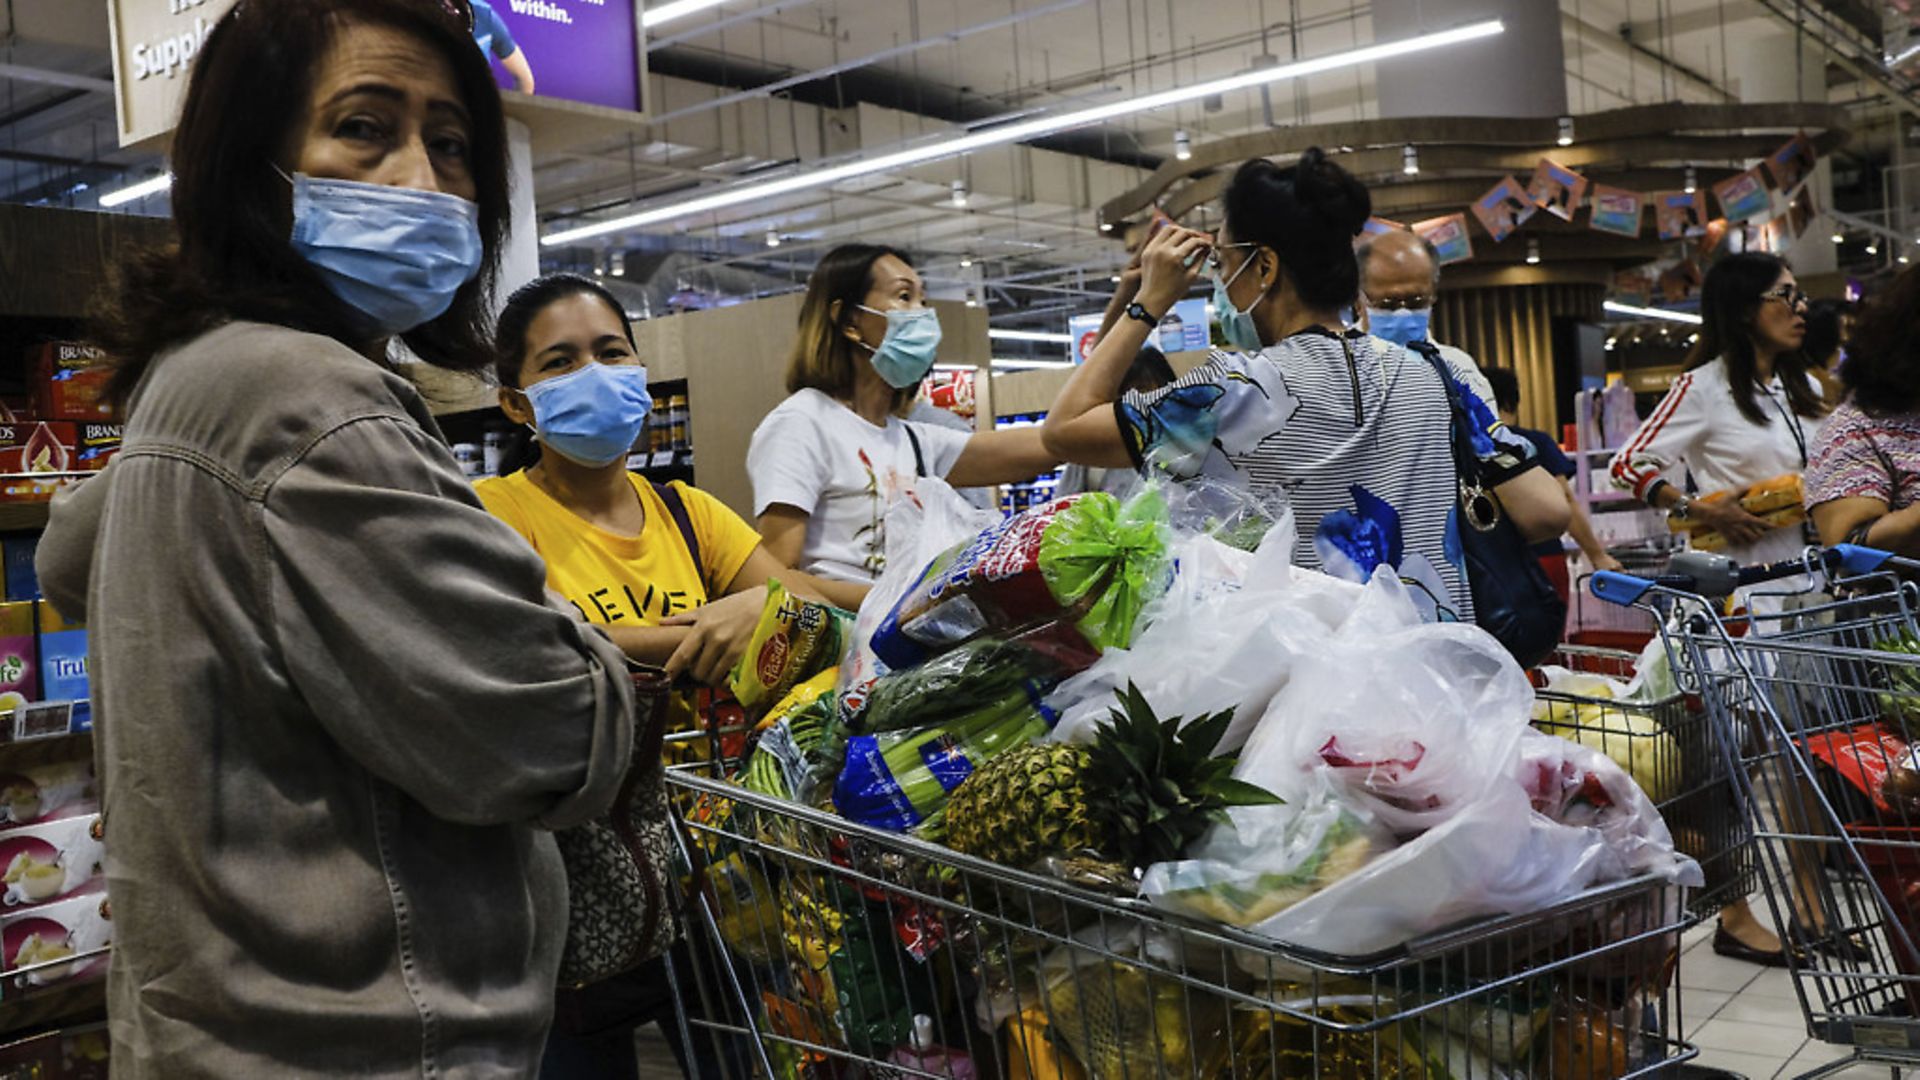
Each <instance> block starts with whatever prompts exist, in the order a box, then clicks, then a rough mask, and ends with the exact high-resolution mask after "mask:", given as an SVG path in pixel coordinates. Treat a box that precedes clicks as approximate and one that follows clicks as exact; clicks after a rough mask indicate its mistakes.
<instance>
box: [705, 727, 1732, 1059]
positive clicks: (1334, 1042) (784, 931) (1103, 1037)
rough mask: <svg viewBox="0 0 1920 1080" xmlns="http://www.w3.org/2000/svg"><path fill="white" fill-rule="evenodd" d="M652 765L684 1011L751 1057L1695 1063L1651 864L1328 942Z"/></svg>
mask: <svg viewBox="0 0 1920 1080" xmlns="http://www.w3.org/2000/svg"><path fill="white" fill-rule="evenodd" d="M724 775H725V770H724V768H722V767H720V765H719V763H718V762H715V761H708V762H701V763H693V764H688V765H685V766H682V767H680V768H677V769H674V770H672V771H671V772H670V773H669V785H670V792H671V794H672V796H673V799H674V801H675V804H676V807H675V809H676V814H675V816H676V819H677V821H678V823H679V833H678V835H679V837H680V840H681V843H682V846H683V849H684V854H685V856H686V859H687V866H688V869H689V871H690V874H691V878H692V881H693V883H694V888H693V889H691V890H690V896H691V902H690V904H689V907H688V911H687V918H688V920H689V923H690V926H689V939H690V940H691V941H692V942H694V944H695V947H694V949H693V959H692V962H691V963H690V964H688V963H682V964H681V965H679V966H678V967H677V968H676V969H675V970H674V983H675V992H676V996H677V997H678V999H679V1001H680V1004H681V1015H682V1022H683V1025H684V1029H685V1031H686V1032H687V1034H688V1035H689V1036H690V1037H691V1038H693V1039H707V1040H712V1043H713V1045H714V1046H715V1047H716V1048H717V1052H716V1053H715V1054H714V1055H712V1056H713V1057H717V1058H720V1059H723V1060H725V1061H728V1062H730V1063H731V1065H730V1066H729V1069H730V1070H737V1071H738V1072H739V1073H740V1075H744V1076H764V1077H794V1078H808V1080H812V1078H827V1077H835V1078H854V1077H882V1078H894V1077H940V1078H946V1080H960V1078H963V1077H975V1076H977V1077H983V1078H984V1077H1007V1078H1014V1080H1144V1078H1149V1077H1151V1078H1156V1080H1158V1078H1179V1080H1283V1078H1296V1077H1298V1078H1306V1077H1339V1078H1352V1080H1361V1078H1375V1077H1381V1078H1406V1080H1413V1078H1420V1080H1429V1078H1430V1080H1441V1078H1452V1080H1482V1078H1484V1080H1495V1078H1499V1080H1518V1078H1522V1077H1541V1078H1545V1077H1552V1078H1555V1080H1576V1078H1577V1080H1600V1078H1603V1077H1628V1076H1644V1075H1652V1074H1655V1073H1658V1072H1660V1071H1661V1070H1662V1069H1664V1068H1666V1067H1668V1066H1671V1065H1672V1064H1673V1063H1675V1062H1677V1061H1681V1060H1684V1059H1686V1058H1689V1057H1692V1056H1693V1055H1694V1051H1693V1050H1692V1048H1691V1047H1689V1046H1687V1045H1686V1044H1684V1043H1682V1042H1681V1041H1679V1039H1678V1034H1677V1033H1678V1032H1679V1031H1680V1030H1681V1028H1680V1021H1679V1017H1678V994H1677V991H1675V990H1674V989H1673V987H1674V985H1675V982H1674V979H1673V975H1674V971H1675V965H1676V964H1677V955H1678V953H1677V949H1676V947H1675V946H1676V942H1677V935H1678V933H1679V931H1680V930H1681V928H1682V927H1683V926H1684V925H1685V922H1686V919H1685V915H1684V913H1683V911H1682V906H1681V905H1682V896H1681V892H1682V890H1680V889H1678V888H1675V887H1672V886H1668V885H1666V884H1665V883H1663V882H1660V881H1658V880H1654V879H1636V880H1631V881H1626V882H1621V883H1617V884H1614V885H1610V886H1607V887H1604V888H1600V889H1596V890H1593V891H1590V892H1588V893H1585V894H1583V895H1580V896H1577V897H1574V898H1572V899H1569V900H1566V901H1565V902H1562V903H1559V904H1557V905H1555V906H1553V907H1552V908H1550V909H1549V910H1545V911H1541V912H1536V913H1532V914H1529V915H1526V916H1524V917H1508V918H1499V919H1492V920H1487V921H1483V922H1478V923H1475V924H1473V925H1470V926H1465V927H1460V928H1457V929H1455V930H1453V931H1450V932H1447V933H1443V934H1438V935H1433V936H1430V937H1428V938H1425V939H1422V940H1419V941H1415V942H1412V943H1410V944H1408V945H1406V946H1404V947H1402V948H1399V949H1395V950H1393V951H1392V952H1390V953H1387V954H1382V955H1377V956H1370V957H1343V956H1332V955H1326V954H1323V953H1318V952H1315V951H1314V950H1312V949H1309V948H1301V947H1296V946H1293V945H1283V944H1279V943H1276V942H1273V941H1270V940H1267V939H1265V938H1260V937H1256V936H1253V935H1250V934H1247V933H1244V932H1241V931H1238V930H1236V929H1233V928H1230V927H1226V926H1223V925H1218V924H1207V923H1202V922H1199V921H1195V920H1188V919H1182V918H1178V917H1175V916H1172V915H1169V914H1166V913H1163V912H1160V911H1157V910H1155V909H1153V908H1151V907H1149V906H1147V905H1146V904H1145V903H1144V902H1142V901H1139V900H1136V899H1131V898H1127V897H1122V896H1115V895H1112V894H1111V893H1110V892H1106V891H1102V890H1101V889H1100V888H1099V887H1098V886H1097V884H1096V883H1094V882H1090V881H1089V882H1083V883H1079V884H1074V883H1068V882H1063V881H1062V880H1058V879H1056V878H1052V877H1042V876H1038V875H1035V874H1030V873H1022V872H1020V871H1016V870H1010V869H1008V868H1005V867H1002V866H998V865H995V864H993V863H989V862H985V861H982V860H979V859H973V858H969V857H967V856H963V855H960V854H958V853H955V852H953V851H950V850H948V849H946V848H944V847H940V846H937V845H933V844H928V843H925V842H922V841H919V840H917V839H915V838H912V837H909V836H902V835H898V834H894V833H889V832H884V831H880V830H876V829H872V828H868V827H864V826H861V825H858V824H855V823H852V822H849V821H846V820H844V819H842V818H840V817H838V816H835V815H834V814H832V813H830V812H828V811H825V810H821V809H816V808H813V807H809V806H803V805H799V804H796V803H791V802H786V801H783V800H780V799H776V798H771V797H768V796H764V795H760V794H756V793H753V792H750V791H747V790H746V789H744V788H741V787H739V786H737V785H735V784H732V783H730V782H728V781H727V780H725V779H722V777H723V776H724Z"/></svg>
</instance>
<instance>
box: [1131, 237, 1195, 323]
mask: <svg viewBox="0 0 1920 1080" xmlns="http://www.w3.org/2000/svg"><path fill="white" fill-rule="evenodd" d="M1212 249H1213V236H1212V235H1211V234H1209V233H1204V232H1201V231H1199V230H1198V229H1187V228H1182V227H1181V226H1178V225H1168V226H1166V227H1165V228H1163V229H1161V230H1160V231H1159V232H1157V233H1154V234H1153V238H1152V239H1150V240H1148V241H1147V244H1146V246H1145V247H1143V248H1141V249H1140V300H1139V303H1140V306H1141V307H1144V308H1146V309H1147V311H1148V312H1149V313H1150V314H1153V315H1159V316H1165V315H1166V313H1167V312H1168V311H1171V310H1172V309H1173V305H1174V304H1176V303H1178V302H1179V300H1180V299H1181V297H1184V296H1186V295H1187V293H1188V291H1189V290H1191V289H1192V288H1193V283H1194V282H1195V281H1196V280H1198V279H1199V277H1200V271H1201V270H1203V269H1205V268H1206V265H1207V252H1209V251H1211V250H1212Z"/></svg>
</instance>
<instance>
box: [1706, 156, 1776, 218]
mask: <svg viewBox="0 0 1920 1080" xmlns="http://www.w3.org/2000/svg"><path fill="white" fill-rule="evenodd" d="M1713 197H1714V198H1716V199H1718V200H1720V212H1721V213H1722V214H1725V215H1726V218H1727V220H1728V221H1750V220H1752V219H1753V218H1757V217H1760V216H1762V215H1763V214H1769V213H1771V212H1772V211H1773V196H1772V195H1771V194H1770V193H1769V192H1768V191H1767V184H1766V181H1765V180H1762V179H1761V178H1760V170H1759V169H1748V170H1747V171H1746V172H1743V173H1737V174H1735V175H1733V176H1729V177H1727V178H1726V179H1725V180H1722V181H1720V182H1719V183H1717V184H1715V185H1713Z"/></svg>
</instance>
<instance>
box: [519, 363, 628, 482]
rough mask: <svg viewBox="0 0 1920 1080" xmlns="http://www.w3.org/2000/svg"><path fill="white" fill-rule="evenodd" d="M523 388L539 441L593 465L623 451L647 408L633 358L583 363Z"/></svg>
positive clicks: (569, 457) (613, 459) (617, 457)
mask: <svg viewBox="0 0 1920 1080" xmlns="http://www.w3.org/2000/svg"><path fill="white" fill-rule="evenodd" d="M525 393H526V395H527V401H528V402H529V403H531V404H532V405H533V430H534V432H535V433H536V434H538V435H539V436H540V445H542V446H544V447H546V448H547V449H549V450H552V451H553V452H554V453H556V454H559V455H560V456H561V457H564V458H566V459H567V460H568V461H572V462H575V463H577V464H580V465H585V466H588V467H589V468H596V469H597V468H600V467H602V466H606V465H611V464H613V463H614V462H616V461H619V460H620V459H622V458H624V457H626V456H627V451H629V450H631V449H633V444H634V443H635V442H637V441H638V440H639V438H640V432H641V431H642V430H643V429H644V428H645V427H646V425H647V414H648V413H651V412H652V411H653V395H651V394H649V393H647V369H646V368H643V367H641V366H640V365H638V364H601V363H589V364H587V365H586V366H585V367H583V368H581V369H580V370H579V371H569V372H567V373H566V374H565V375H557V376H555V377H553V378H551V379H546V380H544V381H541V382H537V383H534V384H533V385H532V386H529V387H527V389H526V391H525Z"/></svg>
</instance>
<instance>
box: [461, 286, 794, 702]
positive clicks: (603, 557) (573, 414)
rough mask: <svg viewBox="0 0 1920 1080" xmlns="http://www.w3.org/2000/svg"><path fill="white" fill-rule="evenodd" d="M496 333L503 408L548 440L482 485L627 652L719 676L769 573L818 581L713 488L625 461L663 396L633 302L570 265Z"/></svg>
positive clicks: (578, 605)
mask: <svg viewBox="0 0 1920 1080" xmlns="http://www.w3.org/2000/svg"><path fill="white" fill-rule="evenodd" d="M496 343H497V352H498V360H497V364H498V374H499V377H500V408H501V410H502V411H503V412H505V413H506V414H507V418H508V419H509V420H512V421H514V422H515V423H518V424H522V425H525V426H527V427H530V428H532V429H533V431H534V433H535V441H534V443H533V448H535V449H537V450H538V451H539V452H538V456H537V459H536V460H534V461H532V462H531V463H530V464H526V463H525V462H524V458H525V457H526V456H527V455H526V454H525V453H522V454H518V455H510V457H509V460H508V461H507V463H506V475H503V476H500V477H499V478H497V479H492V480H482V481H480V483H479V484H478V485H476V490H477V491H478V493H479V495H480V501H481V502H482V503H484V504H485V505H486V507H487V509H488V510H490V511H492V512H493V513H494V515H495V516H497V517H499V518H500V519H501V520H503V521H505V522H506V523H507V524H509V525H511V526H513V528H514V529H515V530H516V531H518V532H519V533H520V535H522V536H524V537H526V538H527V542H528V543H530V544H532V545H533V547H534V550H536V551H538V552H539V553H540V555H541V557H542V558H544V559H545V560H546V561H547V584H548V586H549V587H550V588H552V589H553V591H555V592H557V593H559V594H560V595H561V596H564V597H566V599H567V601H568V602H569V603H571V604H572V605H573V606H574V608H575V609H576V610H578V611H579V612H580V616H581V618H583V619H585V620H586V621H588V622H591V623H598V624H601V625H603V626H605V627H606V629H607V633H608V635H609V636H611V637H612V638H613V640H614V642H615V643H616V644H618V645H619V646H620V647H621V648H622V649H625V650H626V653H627V655H628V656H630V657H632V658H633V659H635V660H638V661H640V662H642V663H649V664H657V665H661V666H664V667H666V668H667V669H668V670H669V671H671V672H673V673H675V674H680V673H683V672H684V673H686V674H689V675H691V676H693V677H694V678H695V679H697V680H699V681H700V682H704V683H709V684H714V683H718V682H719V681H720V680H722V679H723V678H725V676H726V674H727V672H728V671H729V670H730V669H731V668H732V667H733V664H734V662H735V661H737V660H738V659H739V657H740V654H741V653H742V652H744V651H745V649H746V644H747V639H748V637H750V636H751V635H752V633H753V627H754V624H755V623H756V622H757V621H758V619H759V615H760V610H761V608H762V607H763V606H764V604H765V600H766V584H767V581H768V580H769V579H771V578H776V577H777V578H780V579H781V580H782V581H783V582H787V583H788V584H789V587H793V588H795V590H796V591H797V592H800V593H801V594H803V595H811V594H812V593H813V590H812V589H811V588H810V587H809V586H808V584H807V581H806V580H805V577H804V575H797V574H795V572H794V571H791V570H788V569H787V568H786V567H784V566H782V565H780V563H779V562H778V561H777V560H775V559H774V557H773V556H772V555H770V554H769V553H768V552H767V551H766V549H765V548H763V547H762V546H761V545H760V536H759V534H758V533H756V532H755V531H754V529H753V527H752V526H751V525H748V524H747V523H746V522H745V521H744V520H742V519H741V517H740V516H739V515H738V514H735V513H734V512H733V511H731V510H729V509H727V507H726V506H725V505H723V504H722V503H721V502H720V501H719V500H718V499H715V498H714V497H713V496H711V495H708V494H707V493H705V492H703V491H701V490H699V489H698V488H694V487H689V486H687V485H685V484H681V483H678V482H675V483H673V484H668V485H658V486H656V485H655V484H653V483H651V482H649V481H648V480H646V479H645V478H644V477H641V476H638V475H636V474H634V473H631V472H628V471H627V451H628V449H629V448H630V447H631V446H632V445H633V443H634V442H635V440H637V439H638V438H639V437H640V433H641V430H642V428H643V427H644V425H645V423H646V419H647V414H648V412H649V411H650V410H651V408H652V398H651V397H649V396H648V394H647V388H646V387H647V369H646V367H645V365H643V364H642V363H641V361H640V358H639V356H638V354H637V352H636V350H635V345H634V341H633V333H632V330H631V329H630V328H629V327H628V325H627V319H626V314H625V312H624V311H622V310H621V307H620V304H619V302H618V301H616V300H615V299H614V298H613V296H612V295H611V294H609V293H608V292H607V291H606V290H605V289H603V288H601V287H600V286H599V285H598V284H596V283H594V282H592V281H590V280H588V279H586V278H583V277H579V276H576V275H572V274H555V275H550V276H548V277H544V278H541V279H539V280H538V281H535V282H533V283H532V284H529V285H526V286H524V287H522V288H521V289H520V290H518V291H517V292H515V293H514V294H513V296H512V297H511V298H510V299H509V300H508V301H507V306H506V309H505V310H503V311H502V312H501V313H500V321H499V329H498V331H497V333H496ZM514 457H518V458H521V459H522V460H520V461H515V460H513V458H514ZM523 464H524V467H521V466H522V465H523ZM796 578H798V579H800V580H797V581H796V580H794V579H796Z"/></svg>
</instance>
